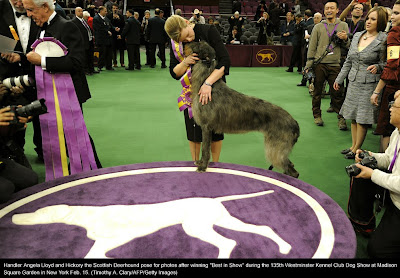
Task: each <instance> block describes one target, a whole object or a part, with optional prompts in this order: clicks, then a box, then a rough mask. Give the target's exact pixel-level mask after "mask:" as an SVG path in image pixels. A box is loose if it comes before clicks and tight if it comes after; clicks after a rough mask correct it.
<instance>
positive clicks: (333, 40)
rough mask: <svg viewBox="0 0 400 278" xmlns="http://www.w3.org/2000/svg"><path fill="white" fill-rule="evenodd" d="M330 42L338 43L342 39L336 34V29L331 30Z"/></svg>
mask: <svg viewBox="0 0 400 278" xmlns="http://www.w3.org/2000/svg"><path fill="white" fill-rule="evenodd" d="M331 42H333V43H334V44H335V45H340V44H341V43H342V42H343V40H342V39H341V38H339V37H338V36H337V31H334V32H333V34H332V39H331Z"/></svg>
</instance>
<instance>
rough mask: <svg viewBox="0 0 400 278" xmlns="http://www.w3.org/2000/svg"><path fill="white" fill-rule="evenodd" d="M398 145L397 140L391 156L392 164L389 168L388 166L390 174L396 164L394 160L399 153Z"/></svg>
mask: <svg viewBox="0 0 400 278" xmlns="http://www.w3.org/2000/svg"><path fill="white" fill-rule="evenodd" d="M398 143H399V139H397V142H396V148H395V149H394V156H393V159H392V162H391V163H390V166H389V169H388V170H389V171H390V172H392V170H393V167H394V163H395V162H396V159H397V154H398V153H399V151H400V150H397V145H398Z"/></svg>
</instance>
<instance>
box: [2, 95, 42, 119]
mask: <svg viewBox="0 0 400 278" xmlns="http://www.w3.org/2000/svg"><path fill="white" fill-rule="evenodd" d="M44 103H45V99H43V98H42V99H39V100H35V101H34V102H32V103H30V104H27V105H25V106H22V107H18V106H16V105H11V106H10V108H11V109H10V112H13V113H14V115H15V116H14V119H13V120H11V121H10V124H18V123H19V120H18V116H19V117H24V118H28V117H29V116H39V115H42V114H44V113H47V106H46V105H45V104H44Z"/></svg>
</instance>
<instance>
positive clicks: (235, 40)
mask: <svg viewBox="0 0 400 278" xmlns="http://www.w3.org/2000/svg"><path fill="white" fill-rule="evenodd" d="M226 44H240V37H239V36H238V30H237V27H236V26H235V27H233V29H232V33H231V34H229V36H228V38H227V39H226Z"/></svg>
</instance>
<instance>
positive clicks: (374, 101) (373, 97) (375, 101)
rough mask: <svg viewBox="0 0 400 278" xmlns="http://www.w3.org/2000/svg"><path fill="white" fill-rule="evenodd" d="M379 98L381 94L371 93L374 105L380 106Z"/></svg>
mask: <svg viewBox="0 0 400 278" xmlns="http://www.w3.org/2000/svg"><path fill="white" fill-rule="evenodd" d="M378 100H379V95H378V94H375V93H373V94H372V95H371V98H370V101H371V104H373V105H375V106H378Z"/></svg>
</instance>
